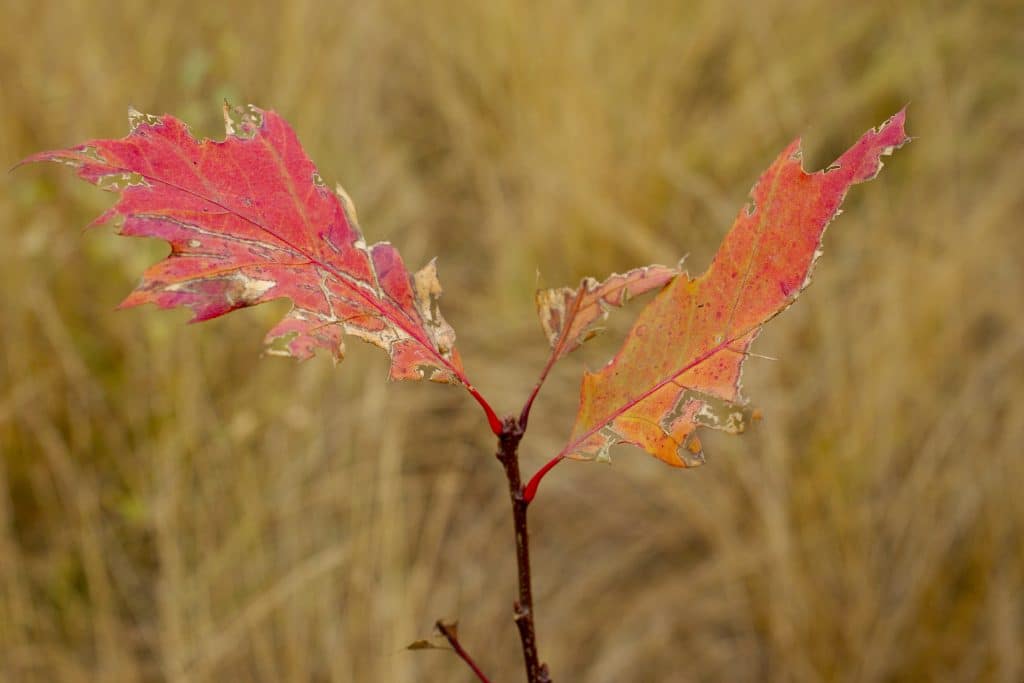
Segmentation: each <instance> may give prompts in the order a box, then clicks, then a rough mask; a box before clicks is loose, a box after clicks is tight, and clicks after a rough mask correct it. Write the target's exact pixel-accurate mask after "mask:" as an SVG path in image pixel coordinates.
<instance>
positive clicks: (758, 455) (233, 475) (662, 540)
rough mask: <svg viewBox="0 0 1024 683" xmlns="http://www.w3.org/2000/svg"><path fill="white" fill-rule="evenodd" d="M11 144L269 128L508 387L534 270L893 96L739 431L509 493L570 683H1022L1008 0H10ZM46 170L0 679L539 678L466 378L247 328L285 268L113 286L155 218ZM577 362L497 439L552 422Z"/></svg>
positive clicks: (472, 370)
mask: <svg viewBox="0 0 1024 683" xmlns="http://www.w3.org/2000/svg"><path fill="white" fill-rule="evenodd" d="M3 16H4V20H3V22H0V79H2V80H0V85H2V95H0V114H2V116H0V161H2V162H3V164H6V165H7V166H10V165H13V164H14V163H15V162H16V161H17V160H18V159H20V158H22V157H24V156H25V155H27V154H29V153H32V152H35V151H38V150H41V149H48V148H54V147H62V146H68V145H70V144H74V143H78V142H80V141H83V140H86V139H88V138H93V137H120V136H121V135H124V134H125V133H126V132H127V123H126V109H127V107H128V105H129V104H132V105H134V106H136V107H137V108H139V109H141V110H143V111H148V112H154V113H162V112H172V113H174V114H176V115H178V116H179V117H181V118H183V119H185V120H187V121H189V122H190V123H191V124H192V125H193V129H194V130H195V131H196V132H197V134H201V135H209V136H219V135H221V134H222V124H221V120H220V117H221V113H220V105H221V101H222V100H223V99H224V98H228V99H230V100H231V101H232V102H234V103H247V102H252V103H256V104H258V105H261V106H263V107H266V108H274V109H276V110H277V111H279V112H280V113H282V114H283V115H284V116H285V117H286V118H287V119H288V120H289V121H291V122H292V123H293V124H294V126H295V128H296V129H297V131H298V133H299V136H300V138H301V139H302V141H303V143H304V145H305V146H306V148H307V150H308V152H309V154H310V156H311V157H312V158H313V159H314V160H315V161H316V162H317V164H318V166H319V168H320V171H321V173H322V175H323V176H324V177H325V179H327V181H328V182H329V183H332V182H334V181H336V180H337V181H340V182H341V183H342V184H343V185H344V186H345V187H346V188H347V190H348V192H349V194H350V195H351V196H352V197H353V198H354V200H355V202H356V204H357V206H358V207H359V214H360V218H361V222H362V224H363V227H364V230H365V231H366V234H367V236H368V238H369V239H371V240H383V239H387V240H390V241H392V242H394V243H395V244H397V245H398V246H399V247H400V248H401V249H402V251H403V253H404V255H405V257H406V260H407V262H409V263H410V264H411V265H419V264H421V263H423V262H425V261H426V260H427V259H429V258H430V257H432V256H434V255H438V256H439V267H440V273H441V277H442V281H443V283H444V285H445V288H446V293H445V297H444V300H443V309H444V312H445V314H446V316H447V318H448V320H449V321H450V322H451V323H452V324H453V325H454V327H455V328H456V330H457V332H458V334H459V339H460V348H461V350H462V353H463V355H464V358H465V361H466V366H467V370H468V372H469V375H470V376H471V377H472V378H473V379H474V381H475V382H476V384H478V386H480V388H481V389H482V390H483V392H484V393H485V394H486V395H487V396H488V397H490V399H491V400H492V402H493V403H495V404H496V406H497V407H498V408H499V409H500V410H501V411H504V412H511V411H513V410H516V409H517V408H518V407H519V405H520V404H521V402H522V400H523V398H524V397H525V395H526V393H527V391H528V389H529V387H530V386H531V384H532V382H533V379H534V377H535V376H536V373H537V371H538V370H539V368H540V366H541V364H542V362H543V359H544V355H545V345H544V341H543V338H542V336H541V334H540V329H539V325H538V323H537V321H536V319H535V315H534V312H533V310H532V293H533V290H534V288H535V287H536V285H537V282H538V272H539V273H540V280H541V282H542V283H544V284H547V285H561V284H572V283H575V282H577V281H578V279H579V278H580V277H582V276H583V275H587V274H593V275H597V276H604V275H606V274H608V273H610V272H612V271H622V270H624V269H628V268H631V267H634V266H638V265H643V264H647V263H651V262H661V263H674V262H675V261H677V260H678V259H679V258H680V257H682V256H684V255H685V254H689V260H688V264H689V266H690V268H691V270H693V271H694V272H698V271H700V270H702V269H703V268H704V267H705V265H706V264H707V263H708V261H709V259H710V256H711V254H713V251H714V249H715V247H716V246H717V243H718V241H719V240H720V239H721V237H722V235H723V234H724V232H725V230H726V229H727V228H728V226H729V225H730V223H731V221H732V218H733V216H734V214H735V212H736V211H737V210H738V208H739V207H740V206H742V205H743V204H744V201H745V198H746V193H747V191H748V189H749V188H750V186H751V185H752V183H753V182H754V180H755V179H756V178H757V176H758V175H759V173H760V172H761V170H762V169H763V168H764V167H766V166H767V164H768V163H769V162H770V161H771V160H772V159H773V158H774V155H775V154H776V153H777V152H778V151H779V150H780V149H781V148H782V147H783V146H784V145H785V144H786V143H787V142H789V141H790V140H791V139H792V138H794V137H796V136H797V135H803V137H804V140H805V158H806V161H805V163H806V165H807V167H808V168H813V169H817V168H821V167H822V166H824V165H825V164H827V163H828V162H829V161H831V160H832V159H833V158H834V157H835V155H837V154H838V153H839V152H841V151H842V150H843V149H844V148H845V147H846V146H847V145H849V144H850V143H852V142H853V141H854V140H856V139H857V137H858V136H859V135H860V134H861V133H863V132H864V131H865V130H866V129H867V128H868V127H870V126H873V125H876V124H878V123H880V122H881V121H883V120H884V119H885V118H886V117H887V116H889V115H890V114H891V113H893V112H894V111H896V110H897V109H899V108H900V107H902V106H903V105H904V104H908V103H909V115H908V129H909V131H910V133H911V134H912V135H914V136H915V137H916V138H917V139H916V140H915V141H914V142H913V144H911V145H909V146H907V147H905V148H904V149H903V150H902V151H900V152H898V153H897V154H896V155H895V156H894V157H892V158H890V159H889V160H888V161H887V165H886V168H885V170H884V171H883V173H882V174H881V176H880V177H879V178H878V179H877V180H875V181H873V182H872V183H870V184H868V185H863V186H859V187H857V188H855V189H854V190H853V191H852V193H851V196H850V198H849V200H848V202H847V204H846V207H845V208H846V210H847V211H846V213H845V215H843V216H842V217H840V218H839V219H838V220H837V221H836V223H835V224H834V225H833V226H832V228H831V230H830V231H829V233H828V235H827V239H826V245H825V246H826V253H825V256H824V258H823V260H822V261H821V262H820V264H819V267H818V270H817V274H816V277H815V282H814V284H813V286H812V287H811V288H810V289H809V290H808V291H807V292H806V293H805V294H804V296H803V297H802V299H801V301H800V302H799V303H798V305H796V306H795V307H793V308H792V309H790V310H789V311H787V312H786V313H785V314H784V315H782V316H781V317H780V318H778V319H777V320H776V321H774V322H773V323H772V324H771V325H770V326H769V327H768V329H767V330H766V332H765V334H764V335H763V336H762V338H761V339H760V340H759V341H758V343H757V345H756V348H755V351H757V352H759V353H761V354H764V355H767V356H771V357H774V358H777V359H778V360H765V359H757V360H753V361H751V362H750V363H748V365H747V378H746V388H747V393H748V395H749V396H751V397H752V399H753V402H754V404H755V405H756V406H758V407H760V408H761V409H762V411H763V413H764V416H765V417H764V420H763V422H761V423H760V424H758V425H757V426H756V428H754V429H753V430H752V431H751V432H749V433H747V434H746V435H744V436H742V437H739V438H735V437H726V436H720V435H708V436H707V437H706V438H705V445H706V451H707V452H708V454H709V463H708V464H707V465H706V466H705V467H703V468H700V469H697V470H692V471H682V470H679V471H677V470H672V469H670V468H667V467H665V466H663V465H661V464H660V463H658V462H656V461H654V460H653V459H652V458H649V457H647V456H645V455H643V454H641V453H639V452H637V451H633V450H630V449H622V450H621V451H620V452H618V453H617V454H616V456H615V458H614V460H615V462H614V464H613V465H612V466H611V467H607V466H600V465H585V464H575V463H567V464H563V465H562V466H560V467H559V468H558V469H556V470H555V471H554V472H553V473H552V475H551V476H550V477H549V478H548V479H547V480H546V481H545V485H544V487H543V488H542V490H541V494H540V496H539V497H538V499H537V502H536V504H535V505H534V506H533V508H532V513H531V514H532V520H533V529H534V562H535V591H536V600H537V609H538V629H539V637H540V644H541V654H542V657H543V658H544V659H545V660H546V661H548V662H549V663H550V665H551V668H552V671H553V673H554V678H555V680H556V681H560V682H568V681H587V682H594V683H605V682H608V683H612V682H627V683H628V682H632V681H755V680H778V681H821V680H827V681H922V680H942V681H1006V682H1007V683H1019V682H1020V681H1022V680H1024V549H1022V538H1024V490H1022V487H1024V460H1022V444H1024V401H1022V399H1024V316H1022V310H1024V308H1022V306H1024V232H1022V229H1021V227H1022V226H1021V220H1020V216H1021V212H1022V210H1024V194H1022V190H1021V186H1022V184H1021V177H1022V176H1021V173H1022V169H1024V93H1022V83H1024V33H1022V29H1021V27H1022V26H1024V23H1022V16H1021V12H1020V6H1019V3H1017V2H1014V1H1012V0H1009V1H1007V2H1002V3H1000V2H974V3H959V2H925V1H918V0H909V1H906V2H843V1H840V0H836V1H834V2H799V1H798V2H793V0H777V1H776V0H764V1H763V2H758V3H738V4H729V3H722V2H643V3H624V2H596V3H594V2H582V1H580V2H573V1H569V0H556V1H553V2H533V1H525V2H521V1H519V0H490V1H489V2H454V1H447V0H438V1H436V2H430V3H420V2H411V1H408V0H375V1H373V2H352V3H343V4H328V3H318V2H309V1H305V0H293V1H292V2H289V3H286V4H285V3H282V4H281V5H280V6H277V7H275V6H272V5H270V4H266V5H263V4H260V3H255V4H254V3H251V2H235V1H234V0H225V1H222V2H214V3H201V2H184V3H181V2H161V3H141V2H126V3H104V2H84V1H79V2H55V1H46V2H39V3H27V2H15V1H13V0H6V1H5V2H3ZM112 200H113V197H112V196H110V195H107V194H105V193H102V192H98V191H97V190H96V189H95V188H93V187H91V186H89V185H86V184H84V183H81V182H79V181H78V180H76V179H74V178H73V176H72V174H71V173H69V172H68V171H67V169H62V168H59V167H32V168H21V169H18V170H17V171H16V172H14V173H12V174H8V175H7V176H6V178H4V182H3V191H2V192H0V244H2V245H3V246H2V249H0V253H2V254H3V256H2V265H0V450H2V457H0V680H3V681H5V682H6V681H11V682H12V683H15V682H17V683H21V682H22V681H59V682H65V681H66V682H69V683H72V682H77V681H83V682H84V681H103V682H111V683H122V682H124V683H128V682H134V681H146V682H148V681H168V682H173V683H183V682H190V681H325V682H327V681H330V682H332V683H334V682H346V681H359V682H363V681H384V682H389V681H399V682H401V681H470V680H471V677H470V675H469V674H468V672H467V671H466V669H465V668H464V667H463V666H462V664H461V663H460V662H459V661H458V660H457V659H456V658H455V657H454V656H453V655H451V654H450V653H448V652H442V651H428V652H407V651H405V650H404V649H403V648H404V646H405V645H406V644H408V643H409V642H411V641H413V640H415V639H417V638H421V637H425V636H429V634H430V631H431V625H432V624H433V622H434V620H435V619H437V618H438V617H446V618H458V619H459V620H460V624H461V632H462V635H463V640H464V642H465V644H466V646H467V647H468V648H469V649H470V650H471V651H472V652H474V653H475V654H476V656H477V658H478V659H479V660H480V663H481V665H482V666H483V667H484V669H485V670H486V671H488V672H489V673H490V674H491V675H492V677H493V678H494V679H495V680H496V681H513V680H521V657H520V652H519V648H518V640H517V637H516V634H515V629H514V628H513V626H512V622H511V620H510V611H509V610H510V603H511V600H512V598H513V591H514V558H513V552H512V543H511V533H512V532H511V524H510V519H509V514H508V501H507V497H506V496H507V492H506V489H505V482H504V479H503V476H502V473H501V471H500V468H499V466H498V465H497V464H496V462H495V461H494V459H493V457H492V453H493V449H494V444H493V439H492V437H491V436H490V434H489V432H488V430H487V426H486V424H485V423H484V421H483V419H482V418H481V415H480V413H479V411H478V410H477V408H476V406H475V404H474V403H473V402H472V401H471V400H469V399H468V398H467V396H466V395H465V394H464V393H462V392H459V391H455V390H451V389H448V388H446V387H438V386H432V385H430V386H418V385H413V384H402V385H387V384H386V383H385V382H384V375H385V373H386V360H385V357H384V355H383V354H381V353H380V352H378V351H377V350H376V349H373V348H369V347H365V346H364V345H361V344H358V343H356V342H353V343H352V344H350V353H349V357H348V359H347V360H346V361H345V363H343V364H342V365H341V366H339V367H337V368H335V367H333V366H332V364H331V362H330V361H329V360H328V359H326V358H317V359H315V360H313V361H311V362H308V363H305V364H295V363H293V362H290V361H287V360H281V359H277V358H261V346H260V340H261V338H262V335H263V333H264V332H265V330H266V329H267V328H268V327H269V326H270V325H271V324H272V322H273V321H274V320H275V319H276V318H277V317H278V316H280V315H281V314H282V313H283V312H284V311H285V310H286V309H287V303H286V302H279V303H277V304H273V305H269V306H266V307H262V308H260V309H250V310H248V311H243V312H239V313H236V314H233V315H231V316H228V317H226V318H223V319H220V320H216V321H212V322H209V323H206V324H203V325H196V326H185V325H183V324H182V323H183V322H184V321H185V319H186V318H187V315H186V314H185V313H184V312H180V311H175V312H157V311H155V310H152V309H136V310H131V311H128V312H116V313H115V312H114V310H113V309H114V305H115V304H116V303H117V302H118V301H119V300H120V298H121V297H122V296H124V295H125V294H126V293H127V292H128V291H129V290H130V289H131V288H132V286H133V285H134V284H135V283H136V282H137V280H138V277H139V274H140V273H141V271H142V269H143V268H144V267H145V266H146V265H147V264H149V263H151V262H153V261H154V260H157V259H159V258H161V257H162V255H163V254H164V253H165V251H166V248H165V247H164V246H163V245H161V244H160V243H153V242H147V241H142V240H128V239H121V238H115V237H113V236H112V235H111V232H112V231H111V230H109V229H104V230H100V231H97V232H93V233H89V234H84V235H83V234H82V230H81V228H82V226H84V225H85V224H86V223H88V221H89V220H91V218H92V217H93V216H95V215H97V214H98V213H99V212H101V211H102V210H103V209H104V208H105V207H107V206H109V205H110V203H111V202H112ZM629 317H630V315H629V314H628V313H627V314H621V315H619V314H617V315H616V316H615V317H614V319H613V321H612V324H611V330H610V331H609V333H608V334H607V335H606V337H605V338H604V339H603V340H601V341H600V343H597V344H595V345H594V346H593V348H590V349H588V350H586V352H584V353H582V354H579V357H578V358H573V359H572V360H568V361H565V362H563V363H562V364H561V365H562V366H563V367H561V368H559V370H558V372H556V374H555V375H554V376H553V377H552V379H551V381H550V383H549V385H548V386H547V387H546V388H545V390H544V392H543V393H542V395H541V398H540V402H539V404H538V406H537V409H536V410H535V412H534V418H533V420H532V421H531V425H530V433H529V434H528V436H527V438H526V440H525V441H524V443H523V451H524V455H523V457H524V461H525V465H524V467H525V468H526V469H527V470H530V471H532V470H533V469H535V467H536V466H538V465H539V464H540V463H542V462H544V461H545V460H546V459H547V458H548V457H550V455H552V454H553V453H554V452H556V451H557V450H558V449H559V447H560V446H561V444H562V442H563V439H564V438H565V437H566V435H567V432H568V428H569V425H570V423H571V419H572V415H573V413H574V409H575V401H576V397H577V391H578V382H579V373H580V371H581V368H582V367H584V365H589V366H590V367H596V366H599V365H600V364H601V363H603V362H604V361H605V360H606V359H607V358H608V357H609V355H610V354H611V353H612V352H613V351H614V348H615V343H616V340H617V336H618V335H620V334H621V331H622V323H623V321H624V320H626V321H628V319H629Z"/></svg>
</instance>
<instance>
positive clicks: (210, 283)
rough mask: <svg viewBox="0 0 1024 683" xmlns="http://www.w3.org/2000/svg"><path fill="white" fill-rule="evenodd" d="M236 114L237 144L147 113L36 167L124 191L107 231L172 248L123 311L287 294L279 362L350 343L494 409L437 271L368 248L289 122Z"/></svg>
mask: <svg viewBox="0 0 1024 683" xmlns="http://www.w3.org/2000/svg"><path fill="white" fill-rule="evenodd" d="M224 118H225V124H226V128H227V136H226V138H225V139H224V140H223V141H213V140H202V141H197V140H196V139H195V138H194V137H193V136H192V134H191V132H190V131H189V129H188V127H187V126H186V125H185V124H184V123H183V122H181V121H179V120H178V119H176V118H174V117H173V116H170V115H165V116H160V117H156V116H149V115H144V114H141V113H139V112H136V111H134V110H133V111H131V112H130V114H129V120H130V124H131V132H130V134H129V135H128V136H127V137H124V138H121V139H119V140H92V141H90V142H86V143H85V144H82V145H78V146H76V147H72V148H70V149H66V150H56V151H50V152H42V153H40V154H36V155H34V156H32V157H29V158H28V159H26V160H25V161H26V162H35V161H56V162H61V163H65V164H68V165H71V166H74V167H76V168H77V169H78V176H79V177H80V178H82V179H84V180H87V181H89V182H91V183H94V184H96V185H99V186H100V187H102V188H104V189H106V190H111V191H118V192H120V198H119V200H118V202H117V203H116V204H115V205H114V206H113V207H112V208H111V209H110V210H109V211H107V212H106V213H104V214H103V215H101V216H100V217H99V218H97V219H96V221H94V223H93V224H94V225H95V224H101V223H105V222H107V221H109V220H111V219H119V220H120V221H121V222H122V225H121V230H120V232H121V234H123V235H132V236H144V237H158V238H160V239H163V240H166V241H167V242H169V243H170V247H171V252H170V255H169V256H168V257H167V258H166V259H165V260H163V261H161V262H159V263H157V264H155V265H153V266H152V267H150V268H149V269H148V270H147V271H146V272H145V274H144V276H143V278H142V282H141V284H140V285H139V286H138V288H137V289H136V290H135V291H134V292H132V293H131V294H130V295H129V296H128V298H126V299H125V300H124V301H123V302H122V306H137V305H139V304H145V303H152V304H156V305H157V306H159V307H161V308H171V307H176V306H186V307H188V308H190V309H191V310H192V312H193V314H194V317H193V322H195V321H201V320H208V319H210V318H215V317H217V316H220V315H223V314H225V313H228V312H230V311H233V310H236V309H239V308H244V307H246V306H254V305H256V304H260V303H263V302H265V301H270V300H272V299H280V298H284V297H286V298H289V299H291V301H292V309H291V310H290V311H289V312H288V314H287V315H286V316H285V317H284V318H283V319H282V320H281V321H280V322H279V323H278V324H277V325H276V326H275V327H274V328H273V329H272V330H270V332H269V333H268V334H267V339H266V341H267V343H268V345H269V350H270V352H271V353H278V354H282V355H289V356H294V357H296V358H299V359H306V358H309V357H311V356H312V355H313V354H314V351H315V350H316V349H325V350H327V351H328V352H330V353H331V354H332V355H333V357H334V358H335V360H341V359H342V357H343V356H344V343H343V340H342V337H343V335H345V334H348V335H352V336H354V337H358V338H360V339H363V340H364V341H367V342H370V343H372V344H376V345H377V346H379V347H381V348H383V349H385V350H386V351H387V352H388V354H389V355H390V357H391V365H390V372H389V378H390V379H393V380H404V379H412V380H415V379H422V378H429V379H431V380H434V381H438V382H445V383H461V384H464V385H465V386H466V387H467V388H468V389H470V391H471V393H474V396H476V397H477V398H478V400H481V399H480V398H479V396H478V394H476V393H475V390H473V389H472V386H471V385H470V384H469V382H468V380H467V379H466V376H465V373H464V371H463V368H462V363H461V361H460V359H459V354H458V352H457V351H456V350H455V346H454V345H455V333H454V331H453V330H452V328H451V326H450V325H449V324H448V323H447V322H445V319H444V318H443V317H442V316H441V313H440V311H439V310H438V307H437V300H438V297H439V296H440V295H441V286H440V284H439V282H438V280H437V273H436V270H435V266H434V263H433V262H430V263H429V264H427V266H426V267H424V268H423V269H421V270H420V271H418V272H416V273H410V272H409V271H408V270H407V269H406V267H405V265H404V263H403V262H402V257H401V256H400V255H399V253H398V251H397V250H396V249H395V248H394V247H392V246H391V245H390V244H388V243H387V242H381V243H378V244H373V245H369V246H368V245H367V244H366V242H365V241H364V239H363V235H362V232H361V231H360V229H359V226H358V224H357V222H356V213H355V210H354V209H353V207H352V204H351V202H350V200H349V199H348V197H347V195H345V193H344V191H342V190H341V188H340V187H339V188H337V191H336V192H332V191H331V190H330V189H328V188H327V187H326V186H325V185H324V183H323V181H322V180H321V179H320V176H319V175H318V174H317V171H316V168H315V167H314V165H313V162H312V161H310V159H309V158H308V157H307V156H306V153H305V152H304V151H303V149H302V146H301V145H300V143H299V140H298V138H297V137H296V135H295V132H294V131H293V130H292V128H291V127H290V126H289V125H288V124H287V123H286V122H285V121H284V119H282V118H281V117H280V116H278V115H277V114H276V113H274V112H273V111H263V110H260V109H258V108H256V107H248V108H246V109H230V108H229V107H228V106H227V105H225V108H224ZM495 420H496V418H494V420H492V425H493V424H494V423H495Z"/></svg>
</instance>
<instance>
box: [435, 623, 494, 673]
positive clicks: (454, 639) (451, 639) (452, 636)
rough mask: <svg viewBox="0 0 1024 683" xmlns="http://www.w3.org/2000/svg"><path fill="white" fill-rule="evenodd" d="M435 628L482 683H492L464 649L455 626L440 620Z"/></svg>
mask: <svg viewBox="0 0 1024 683" xmlns="http://www.w3.org/2000/svg"><path fill="white" fill-rule="evenodd" d="M435 626H437V630H438V631H439V632H440V633H441V635H442V636H444V637H445V639H446V640H447V641H448V644H449V645H451V646H452V649H453V650H455V654H457V655H458V656H459V657H460V658H461V659H462V661H464V662H465V663H466V665H467V666H469V668H470V669H472V670H473V673H474V674H476V677H477V678H478V679H480V683H491V681H490V679H489V678H487V676H485V675H484V672H483V671H481V670H480V667H479V666H477V665H476V662H474V661H473V658H472V657H470V656H469V653H468V652H466V650H465V649H464V648H463V647H462V644H461V643H459V634H458V631H457V630H456V628H455V624H448V623H445V622H444V621H443V620H441V619H438V620H437V624H435Z"/></svg>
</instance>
